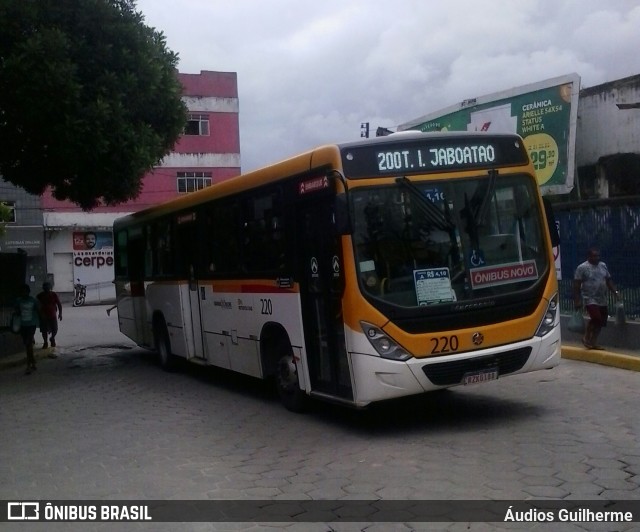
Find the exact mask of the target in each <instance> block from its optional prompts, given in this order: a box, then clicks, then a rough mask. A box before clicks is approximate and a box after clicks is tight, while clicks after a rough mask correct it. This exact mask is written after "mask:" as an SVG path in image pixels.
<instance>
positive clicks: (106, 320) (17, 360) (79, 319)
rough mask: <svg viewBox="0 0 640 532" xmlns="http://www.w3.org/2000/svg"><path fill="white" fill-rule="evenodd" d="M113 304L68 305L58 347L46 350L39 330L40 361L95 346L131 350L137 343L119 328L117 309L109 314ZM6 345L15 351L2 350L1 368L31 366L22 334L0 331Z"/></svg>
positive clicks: (37, 351)
mask: <svg viewBox="0 0 640 532" xmlns="http://www.w3.org/2000/svg"><path fill="white" fill-rule="evenodd" d="M111 306H112V305H85V306H83V307H72V306H64V304H63V310H62V316H63V318H62V321H61V322H60V332H59V333H58V336H57V338H56V341H57V344H58V345H57V347H55V348H52V347H49V348H48V349H42V335H41V334H40V331H39V330H37V331H36V335H35V340H36V343H35V345H34V346H33V347H34V350H33V354H34V356H35V359H36V363H37V361H38V360H41V359H44V358H47V357H48V356H49V355H51V354H58V355H60V356H61V357H64V356H65V354H68V353H70V352H73V351H75V350H78V349H85V348H91V347H105V346H109V347H114V346H115V347H122V348H123V349H130V348H132V347H135V344H134V343H133V342H132V341H131V340H130V339H128V338H127V337H126V336H124V335H123V334H122V333H121V332H120V331H119V328H118V313H117V311H115V310H114V311H113V312H112V313H111V316H107V313H106V310H107V309H108V308H109V307H111ZM0 335H2V338H0V340H2V342H3V345H5V346H9V347H14V350H5V351H2V352H0V370H3V369H6V368H13V367H17V366H22V367H24V368H26V367H27V357H26V354H25V352H24V347H23V346H22V341H21V338H20V336H19V335H16V334H13V333H11V332H10V331H2V332H0Z"/></svg>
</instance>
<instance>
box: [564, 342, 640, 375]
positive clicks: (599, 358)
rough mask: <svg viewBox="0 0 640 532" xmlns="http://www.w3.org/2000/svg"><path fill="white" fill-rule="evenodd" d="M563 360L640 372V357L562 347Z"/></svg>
mask: <svg viewBox="0 0 640 532" xmlns="http://www.w3.org/2000/svg"><path fill="white" fill-rule="evenodd" d="M561 351H562V358H567V359H570V360H581V361H583V362H592V363H594V364H601V365H603V366H612V367H614V368H620V369H628V370H631V371H640V357H635V356H632V355H621V354H619V353H612V352H611V351H601V350H599V349H584V348H581V347H572V346H562V348H561Z"/></svg>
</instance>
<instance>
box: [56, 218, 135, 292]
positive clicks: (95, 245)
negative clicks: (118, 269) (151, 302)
mask: <svg viewBox="0 0 640 532" xmlns="http://www.w3.org/2000/svg"><path fill="white" fill-rule="evenodd" d="M125 214H128V213H54V212H45V213H44V226H45V234H46V238H47V246H46V258H47V265H48V271H49V273H50V277H51V278H52V281H53V283H54V286H55V290H56V291H57V292H62V293H65V292H69V293H73V290H74V285H75V284H80V285H83V286H84V287H85V288H86V294H87V295H86V301H87V302H88V303H92V302H95V303H97V302H107V301H112V300H113V299H115V287H114V285H113V279H114V273H113V233H112V228H113V221H114V220H115V219H116V218H118V217H120V216H124V215H125Z"/></svg>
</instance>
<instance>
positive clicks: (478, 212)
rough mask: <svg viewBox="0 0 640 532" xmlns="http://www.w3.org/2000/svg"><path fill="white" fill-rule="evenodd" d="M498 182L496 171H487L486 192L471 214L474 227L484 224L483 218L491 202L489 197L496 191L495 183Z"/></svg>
mask: <svg viewBox="0 0 640 532" xmlns="http://www.w3.org/2000/svg"><path fill="white" fill-rule="evenodd" d="M497 180H498V171H497V170H493V169H492V170H489V184H488V186H487V190H486V192H485V193H484V195H483V196H482V201H481V202H480V205H478V208H476V209H475V212H474V213H473V221H474V223H475V225H476V226H481V225H482V224H483V222H484V218H485V216H486V215H487V209H488V207H489V203H490V202H491V197H492V196H493V193H494V192H495V190H496V181H497Z"/></svg>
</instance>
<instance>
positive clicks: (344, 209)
mask: <svg viewBox="0 0 640 532" xmlns="http://www.w3.org/2000/svg"><path fill="white" fill-rule="evenodd" d="M334 218H335V220H334V221H335V227H336V233H337V234H339V235H350V234H351V217H350V216H349V203H348V201H347V195H346V194H338V195H337V196H336V200H335V209H334Z"/></svg>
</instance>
